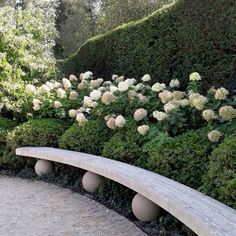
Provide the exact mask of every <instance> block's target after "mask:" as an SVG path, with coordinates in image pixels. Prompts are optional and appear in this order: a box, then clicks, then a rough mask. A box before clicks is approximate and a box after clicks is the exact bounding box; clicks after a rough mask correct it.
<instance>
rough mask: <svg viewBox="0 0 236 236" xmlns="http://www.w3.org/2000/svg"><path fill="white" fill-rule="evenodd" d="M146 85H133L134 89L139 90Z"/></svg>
mask: <svg viewBox="0 0 236 236" xmlns="http://www.w3.org/2000/svg"><path fill="white" fill-rule="evenodd" d="M145 87H146V86H145V85H144V84H142V83H138V84H137V85H136V86H135V88H134V89H135V91H137V92H138V91H141V90H143V89H144V88H145Z"/></svg>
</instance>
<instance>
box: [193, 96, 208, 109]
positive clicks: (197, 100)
mask: <svg viewBox="0 0 236 236" xmlns="http://www.w3.org/2000/svg"><path fill="white" fill-rule="evenodd" d="M207 102H208V99H207V98H206V97H204V96H203V95H201V94H199V93H190V94H189V103H190V106H191V107H195V108H196V109H198V110H200V111H201V110H203V109H204V106H205V104H206V103H207Z"/></svg>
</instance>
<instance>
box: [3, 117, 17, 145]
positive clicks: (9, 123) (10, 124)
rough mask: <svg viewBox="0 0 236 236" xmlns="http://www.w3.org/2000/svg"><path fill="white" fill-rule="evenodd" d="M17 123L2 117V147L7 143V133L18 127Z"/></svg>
mask: <svg viewBox="0 0 236 236" xmlns="http://www.w3.org/2000/svg"><path fill="white" fill-rule="evenodd" d="M16 124H17V123H16V121H13V120H10V119H7V118H3V117H0V145H1V144H5V143H6V138H7V132H8V131H10V130H12V129H13V128H14V127H15V126H16Z"/></svg>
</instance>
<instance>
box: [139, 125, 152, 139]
mask: <svg viewBox="0 0 236 236" xmlns="http://www.w3.org/2000/svg"><path fill="white" fill-rule="evenodd" d="M149 129H150V127H149V125H141V126H139V127H138V128H137V130H138V132H139V133H140V134H141V135H143V136H144V135H146V134H147V132H148V131H149Z"/></svg>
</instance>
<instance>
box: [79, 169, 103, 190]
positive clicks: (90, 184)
mask: <svg viewBox="0 0 236 236" xmlns="http://www.w3.org/2000/svg"><path fill="white" fill-rule="evenodd" d="M103 183H104V178H103V177H102V176H100V175H97V174H95V173H93V172H90V171H87V172H86V173H85V174H84V176H83V178H82V185H83V187H84V189H85V190H86V191H87V192H89V193H94V192H96V190H97V189H98V188H99V187H100V186H101V185H102V184H103Z"/></svg>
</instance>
